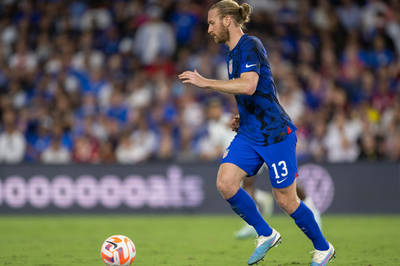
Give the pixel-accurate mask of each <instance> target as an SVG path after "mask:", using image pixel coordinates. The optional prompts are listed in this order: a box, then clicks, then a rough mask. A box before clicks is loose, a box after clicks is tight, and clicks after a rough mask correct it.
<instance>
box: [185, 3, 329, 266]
mask: <svg viewBox="0 0 400 266" xmlns="http://www.w3.org/2000/svg"><path fill="white" fill-rule="evenodd" d="M250 13H251V7H250V6H249V5H248V4H242V5H239V4H238V3H236V2H235V1H233V0H222V1H219V2H217V3H215V4H214V5H212V6H211V8H210V9H209V11H208V25H209V26H208V33H209V34H210V35H211V36H212V37H213V38H214V40H215V41H216V42H217V43H224V44H226V45H227V46H228V47H229V53H228V55H227V59H226V61H227V65H228V74H229V79H230V80H228V81H224V80H213V79H207V78H205V77H203V76H201V75H200V74H199V73H198V72H197V71H196V70H194V71H185V72H183V73H182V74H180V75H179V76H178V77H179V79H181V80H182V82H183V83H187V84H193V85H195V86H197V87H201V88H208V89H212V90H216V91H219V92H224V93H231V94H234V95H235V98H236V102H237V105H238V110H239V116H240V122H239V129H238V133H237V134H236V136H235V138H234V139H233V141H232V142H231V144H230V146H229V147H228V149H227V151H226V154H225V156H224V158H223V159H222V162H221V165H220V167H219V170H218V175H217V188H218V190H219V192H220V193H221V195H222V196H223V198H224V199H226V200H227V202H228V203H229V204H230V205H231V207H232V209H233V210H234V211H235V212H236V213H237V214H238V215H239V216H240V217H241V218H242V219H243V220H245V221H246V222H247V223H248V224H250V225H252V226H253V227H254V228H255V230H256V231H257V234H258V238H257V247H256V249H255V250H254V252H253V254H252V255H251V256H250V258H249V260H248V264H249V265H253V264H255V263H257V262H258V261H260V260H262V259H263V258H264V256H265V254H266V253H267V251H268V250H269V249H270V248H272V247H274V246H276V245H277V244H278V243H280V241H281V236H280V234H279V233H278V232H277V231H276V230H275V229H273V228H271V227H270V226H269V224H268V223H267V222H266V221H265V220H264V219H263V217H262V216H261V215H260V213H259V212H258V210H257V207H256V205H255V203H254V201H253V199H252V198H251V197H250V196H249V194H248V193H247V192H246V191H245V190H244V189H243V188H241V187H240V183H241V182H242V180H244V179H245V178H246V177H247V176H253V175H254V174H255V173H256V172H257V171H258V169H259V168H260V167H261V166H262V164H263V163H264V162H265V163H266V164H267V165H268V168H269V176H270V181H271V184H272V187H273V193H274V196H275V198H276V201H277V202H278V204H279V206H280V207H281V208H282V209H283V210H284V211H285V212H287V213H288V214H289V215H290V216H291V217H292V218H293V219H294V221H295V223H296V224H297V226H298V227H299V228H300V229H301V230H302V231H303V232H304V233H305V234H306V236H307V237H308V238H309V239H310V240H311V241H312V243H313V245H314V248H315V252H314V256H313V259H312V263H311V265H326V264H327V263H328V262H329V260H331V259H332V258H333V257H334V255H335V249H334V248H333V246H332V245H331V244H330V243H329V242H327V241H326V239H325V238H324V236H323V235H322V233H321V230H320V228H319V227H318V224H317V222H316V221H315V218H314V215H313V213H312V212H311V210H310V209H309V208H308V207H307V206H306V205H305V204H304V203H303V202H301V201H300V200H299V198H298V196H297V194H296V179H295V175H296V170H297V162H296V141H297V138H296V127H295V126H294V124H293V123H292V122H291V120H290V118H289V116H288V115H287V114H286V112H285V111H284V110H283V108H282V106H281V105H280V104H279V102H278V99H277V96H276V88H275V84H274V80H273V78H272V74H271V69H270V65H269V62H268V59H267V54H266V51H265V48H264V46H263V45H262V43H261V41H260V40H259V39H258V38H256V37H254V36H249V35H247V34H244V33H243V25H244V24H245V23H246V22H248V21H249V17H250Z"/></svg>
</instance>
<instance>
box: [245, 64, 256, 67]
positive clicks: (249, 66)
mask: <svg viewBox="0 0 400 266" xmlns="http://www.w3.org/2000/svg"><path fill="white" fill-rule="evenodd" d="M256 65H257V64H252V65H248V64H246V68H249V67H252V66H256Z"/></svg>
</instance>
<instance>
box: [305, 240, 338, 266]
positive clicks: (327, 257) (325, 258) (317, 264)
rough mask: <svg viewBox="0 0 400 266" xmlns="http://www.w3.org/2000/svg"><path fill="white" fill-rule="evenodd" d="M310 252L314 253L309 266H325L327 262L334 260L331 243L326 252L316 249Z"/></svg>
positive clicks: (333, 250) (334, 253)
mask: <svg viewBox="0 0 400 266" xmlns="http://www.w3.org/2000/svg"><path fill="white" fill-rule="evenodd" d="M312 252H313V253H314V256H313V260H312V262H311V266H325V265H327V264H328V262H329V261H331V260H332V259H333V258H335V255H336V252H335V248H334V247H333V246H332V244H331V243H329V249H328V250H317V249H316V250H314V251H312Z"/></svg>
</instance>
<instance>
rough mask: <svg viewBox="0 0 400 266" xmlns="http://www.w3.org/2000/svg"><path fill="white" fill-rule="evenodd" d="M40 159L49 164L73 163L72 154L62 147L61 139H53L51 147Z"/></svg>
mask: <svg viewBox="0 0 400 266" xmlns="http://www.w3.org/2000/svg"><path fill="white" fill-rule="evenodd" d="M40 159H41V161H42V162H43V163H47V164H66V163H69V162H71V154H70V152H69V151H68V149H67V148H65V147H63V146H62V144H61V140H60V139H59V138H53V139H52V140H51V143H50V146H49V147H48V148H46V149H45V150H44V151H43V152H42V154H41V155H40Z"/></svg>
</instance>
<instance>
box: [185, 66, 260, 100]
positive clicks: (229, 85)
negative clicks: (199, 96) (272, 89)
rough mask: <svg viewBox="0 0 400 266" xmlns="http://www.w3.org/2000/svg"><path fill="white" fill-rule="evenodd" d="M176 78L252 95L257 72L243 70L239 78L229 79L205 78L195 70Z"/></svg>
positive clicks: (214, 88) (207, 86) (234, 92)
mask: <svg viewBox="0 0 400 266" xmlns="http://www.w3.org/2000/svg"><path fill="white" fill-rule="evenodd" d="M178 78H179V79H180V80H182V82H183V83H188V84H193V85H195V86H197V87H200V88H209V89H212V90H216V91H219V92H225V93H230V94H247V95H253V94H254V92H255V91H256V88H257V83H258V73H257V72H253V71H249V72H243V73H242V74H241V75H240V78H237V79H231V80H216V79H207V78H205V77H203V76H202V75H200V74H199V72H197V70H195V71H185V72H183V73H182V74H180V75H178Z"/></svg>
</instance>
